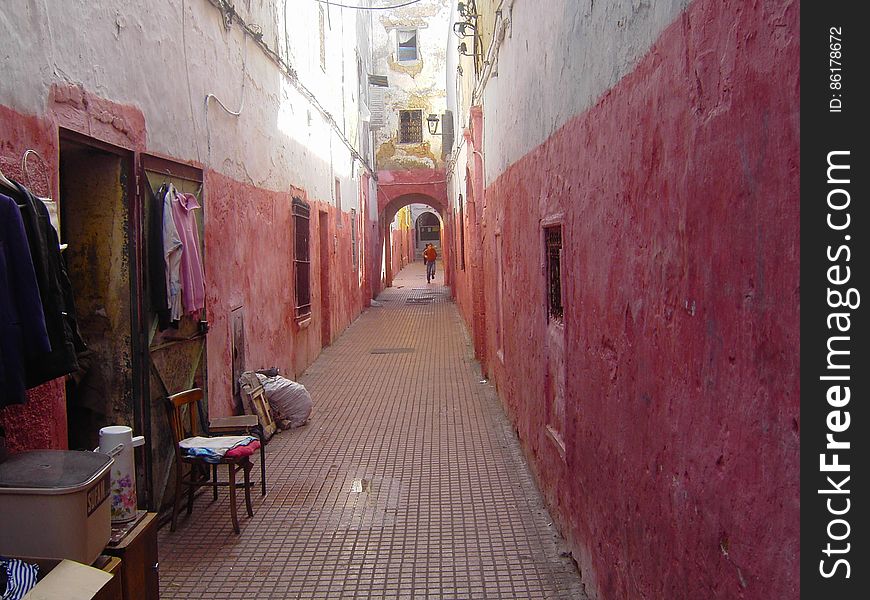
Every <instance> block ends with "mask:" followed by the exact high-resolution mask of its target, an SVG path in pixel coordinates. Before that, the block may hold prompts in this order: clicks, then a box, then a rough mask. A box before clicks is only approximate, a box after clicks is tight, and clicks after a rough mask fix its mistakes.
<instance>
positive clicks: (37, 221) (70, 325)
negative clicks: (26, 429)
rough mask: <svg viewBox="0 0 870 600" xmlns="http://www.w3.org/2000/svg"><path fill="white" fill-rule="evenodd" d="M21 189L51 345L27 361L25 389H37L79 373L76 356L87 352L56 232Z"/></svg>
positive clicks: (32, 198)
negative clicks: (55, 380)
mask: <svg viewBox="0 0 870 600" xmlns="http://www.w3.org/2000/svg"><path fill="white" fill-rule="evenodd" d="M14 183H15V185H16V187H17V188H18V194H15V195H14V197H13V200H15V202H16V203H17V204H18V207H19V209H20V210H21V218H22V220H23V221H24V230H25V232H26V233H27V244H28V246H29V248H30V258H31V260H32V261H33V268H34V271H35V272H36V281H37V283H38V284H39V296H40V298H41V300H42V308H43V315H44V317H45V328H46V331H47V332H48V339H49V341H50V342H51V350H50V351H49V352H45V353H40V354H39V355H38V356H35V357H33V358H32V359H27V360H26V361H25V374H26V385H27V387H28V388H32V387H35V386H37V385H40V384H42V383H45V382H46V381H51V380H52V379H56V378H58V377H61V376H63V375H66V374H67V373H71V372H73V371H75V370H77V369H78V362H77V361H76V353H77V352H81V351H84V350H86V349H87V345H86V344H85V343H84V340H82V337H81V334H80V332H79V328H78V323H77V322H76V312H75V302H74V300H73V292H72V284H71V283H70V280H69V275H68V274H67V270H66V264H65V263H64V260H63V257H62V256H61V254H60V243H59V240H58V237H57V232H56V231H55V230H54V227H52V225H51V221H50V218H49V214H48V209H46V207H45V204H43V203H42V201H41V200H39V199H38V198H36V197H35V196H34V195H33V194H32V193H30V191H29V190H28V189H27V188H26V187H24V186H23V185H21V184H20V183H17V182H14Z"/></svg>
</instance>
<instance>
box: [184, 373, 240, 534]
mask: <svg viewBox="0 0 870 600" xmlns="http://www.w3.org/2000/svg"><path fill="white" fill-rule="evenodd" d="M202 397H203V395H202V389H201V388H193V389H191V390H187V391H184V392H179V393H178V394H173V395H171V396H169V397H168V402H167V411H168V413H169V424H170V427H171V429H172V437H173V442H174V444H175V469H176V471H175V502H174V505H173V507H172V525H171V526H170V531H175V525H176V522H177V519H178V506H179V502H181V494H182V488H183V487H185V486H186V487H187V488H188V495H187V514H188V515H190V513H191V511H192V510H193V493H194V491H195V490H196V488H198V487H203V486H205V487H211V488H212V490H213V494H214V495H213V497H214V499H215V500H216V499H217V488H219V487H229V489H230V516H231V517H232V520H233V530H234V531H235V532H236V533H239V518H238V515H237V511H236V487H237V486H236V473H238V471H239V470H240V469H241V470H242V471H243V474H244V480H245V482H244V488H245V505H246V506H247V509H248V516H249V517H253V516H254V510H253V508H252V507H251V479H250V474H251V469H252V468H253V467H254V464H253V463H252V462H251V459H250V457H249V456H242V457H229V458H227V457H223V458H221V459H220V461H219V462H218V463H217V464H214V463H210V462H207V461H206V460H205V458H204V457H200V456H186V455H185V454H184V452H183V451H182V448H181V447H180V446H179V444H180V443H181V441H182V440H183V439H185V438H187V437H193V436H196V435H198V433H197V432H198V431H199V430H200V428H199V408H198V402H199V400H201V399H202ZM185 407H186V409H187V411H186V412H187V417H186V418H185V415H184V412H185V410H184V409H185ZM221 464H224V465H227V468H228V481H225V482H224V481H218V480H217V476H216V475H217V465H221ZM184 465H189V469H188V472H187V474H184V470H185V469H184ZM212 465H214V468H213V469H209V467H210V466H212ZM209 471H211V472H212V476H211V477H209Z"/></svg>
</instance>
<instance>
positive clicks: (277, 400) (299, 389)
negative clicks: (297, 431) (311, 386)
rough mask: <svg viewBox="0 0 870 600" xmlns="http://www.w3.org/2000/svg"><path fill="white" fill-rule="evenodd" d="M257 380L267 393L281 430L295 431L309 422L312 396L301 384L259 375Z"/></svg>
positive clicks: (282, 378) (283, 378) (277, 376)
mask: <svg viewBox="0 0 870 600" xmlns="http://www.w3.org/2000/svg"><path fill="white" fill-rule="evenodd" d="M257 379H259V380H260V384H261V385H262V386H263V390H264V391H265V392H266V399H267V400H268V401H269V406H270V407H271V408H272V414H273V416H274V417H275V421H276V422H277V423H278V425H279V427H281V429H293V428H295V427H300V426H302V425H305V423H307V422H308V418H309V417H310V416H311V404H312V402H311V394H309V393H308V390H307V389H305V386H304V385H302V384H301V383H296V382H295V381H291V380H290V379H287V378H286V377H281V376H280V375H275V376H274V377H267V376H266V375H263V374H262V373H257Z"/></svg>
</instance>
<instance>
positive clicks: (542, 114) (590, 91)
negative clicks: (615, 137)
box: [466, 0, 689, 185]
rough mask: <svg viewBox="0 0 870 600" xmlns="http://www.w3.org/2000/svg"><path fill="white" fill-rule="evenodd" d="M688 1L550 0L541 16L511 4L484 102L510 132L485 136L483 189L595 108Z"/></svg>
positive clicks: (532, 6) (530, 5) (533, 7)
mask: <svg viewBox="0 0 870 600" xmlns="http://www.w3.org/2000/svg"><path fill="white" fill-rule="evenodd" d="M688 3H689V0H608V1H607V2H601V1H599V2H595V1H594V0H550V1H548V2H547V6H546V11H545V12H543V13H542V12H541V6H540V5H538V4H537V3H534V2H527V1H523V0H518V1H517V0H515V1H514V2H513V9H512V11H511V13H510V14H509V15H508V16H509V18H510V22H511V25H510V28H509V30H508V35H507V38H506V39H507V41H506V42H505V43H504V44H502V46H501V49H500V52H499V54H498V63H497V68H496V70H495V73H496V74H497V76H495V77H492V78H491V79H490V81H489V83H488V84H487V88H486V97H485V102H484V103H485V106H486V116H487V119H491V120H492V121H493V122H498V123H504V124H510V129H511V135H501V134H500V133H499V132H497V131H494V130H493V131H489V132H488V133H487V138H486V140H485V142H484V145H485V146H486V149H487V154H486V158H487V178H486V182H487V185H489V184H490V183H491V182H492V181H493V180H494V179H495V178H496V177H498V174H499V173H501V172H502V171H503V170H504V169H505V168H506V167H507V166H508V165H510V164H512V163H513V162H514V161H516V160H517V159H519V158H520V157H522V156H524V155H525V154H526V153H528V152H529V151H530V150H532V149H533V148H536V147H537V146H538V145H539V144H541V143H542V142H543V141H544V140H546V139H547V138H548V137H549V136H550V135H552V134H553V133H554V132H555V131H556V130H557V129H558V128H559V127H561V126H562V125H563V124H564V123H566V122H567V121H568V120H569V119H571V118H572V117H573V116H574V115H576V114H578V113H580V112H583V111H585V110H588V109H589V108H591V107H592V106H594V105H595V104H596V103H597V102H598V101H599V99H600V98H601V97H602V95H604V94H605V93H606V92H607V91H608V90H609V89H610V88H611V87H612V86H613V85H615V84H616V83H617V82H618V81H619V80H620V79H621V78H622V77H624V76H625V75H626V74H628V73H630V72H631V71H632V70H633V69H634V68H635V67H636V65H637V62H638V61H639V60H640V59H641V57H643V56H645V55H646V54H647V52H648V51H649V49H650V47H651V46H652V44H653V42H654V41H655V40H656V39H658V37H659V36H660V35H661V32H662V31H663V30H664V29H665V27H667V26H669V25H670V24H671V23H673V21H674V19H676V18H677V16H678V15H679V14H680V12H681V11H682V10H683V9H684V8H685V7H686V5H687V4H688ZM479 8H482V5H481V7H479ZM485 50H486V49H484V51H485ZM466 72H467V71H466ZM556 83H558V85H555V84H556ZM568 90H570V93H568V92H567V91H568Z"/></svg>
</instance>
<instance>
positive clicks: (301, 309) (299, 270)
mask: <svg viewBox="0 0 870 600" xmlns="http://www.w3.org/2000/svg"><path fill="white" fill-rule="evenodd" d="M310 215H311V209H310V208H309V206H308V205H307V204H306V203H305V202H303V201H302V200H300V199H299V198H293V226H294V229H295V238H296V239H295V241H296V244H295V246H296V248H295V250H296V251H295V255H294V256H293V262H294V264H295V266H296V316H297V317H303V316H305V315H309V314H311V250H310V243H309V241H310V237H311V235H310V222H311V220H310V219H311V216H310Z"/></svg>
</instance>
